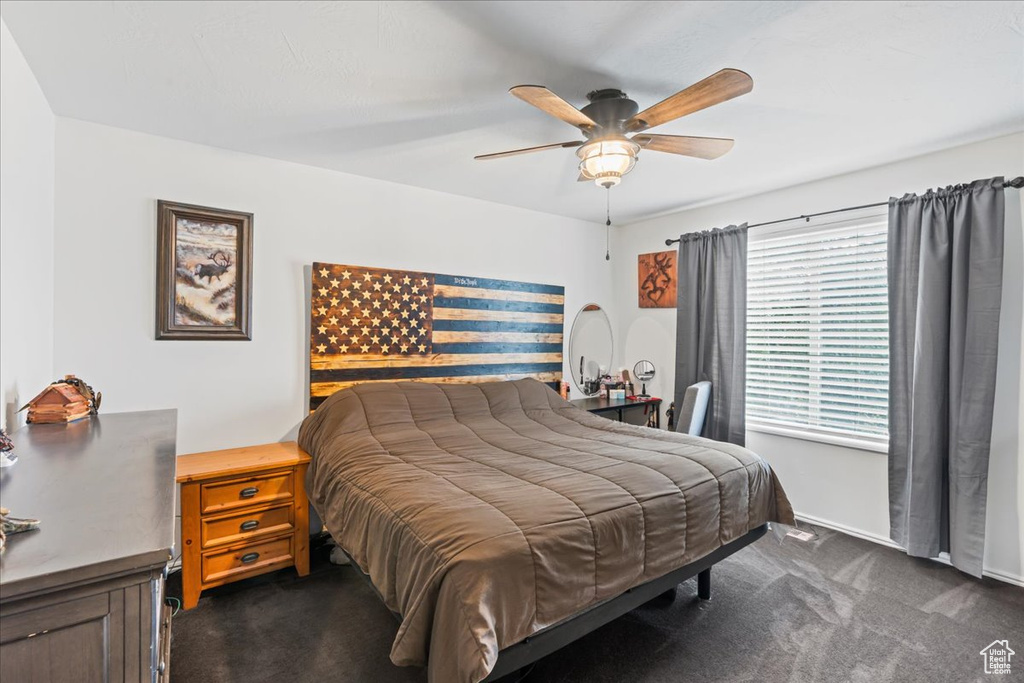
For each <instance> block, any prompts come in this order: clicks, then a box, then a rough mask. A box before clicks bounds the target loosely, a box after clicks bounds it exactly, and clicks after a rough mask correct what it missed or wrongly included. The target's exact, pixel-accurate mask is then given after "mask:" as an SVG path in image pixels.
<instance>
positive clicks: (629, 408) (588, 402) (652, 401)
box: [569, 396, 661, 429]
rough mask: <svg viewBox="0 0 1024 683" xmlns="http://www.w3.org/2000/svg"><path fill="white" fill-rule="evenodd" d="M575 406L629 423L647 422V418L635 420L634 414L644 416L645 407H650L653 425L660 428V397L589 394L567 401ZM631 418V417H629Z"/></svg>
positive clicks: (610, 418) (641, 423)
mask: <svg viewBox="0 0 1024 683" xmlns="http://www.w3.org/2000/svg"><path fill="white" fill-rule="evenodd" d="M569 402H570V403H572V404H573V405H574V406H576V407H577V408H582V409H583V410H586V411H589V412H591V413H594V414H595V415H600V416H601V417H606V418H608V419H609V420H616V421H618V422H629V423H631V424H640V425H645V424H647V420H645V419H641V421H639V422H638V421H636V419H635V418H636V416H641V415H642V416H646V415H647V408H648V407H650V408H651V409H652V410H653V411H654V427H655V428H656V429H661V399H660V398H643V399H628V398H625V399H622V398H617V399H614V400H613V399H608V398H602V397H600V396H589V397H587V398H577V399H574V400H572V401H569ZM631 418H632V419H631Z"/></svg>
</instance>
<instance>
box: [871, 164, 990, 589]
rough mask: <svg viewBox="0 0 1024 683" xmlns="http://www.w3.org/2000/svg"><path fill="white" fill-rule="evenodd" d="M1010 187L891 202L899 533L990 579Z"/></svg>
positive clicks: (893, 466) (919, 548) (892, 486)
mask: <svg viewBox="0 0 1024 683" xmlns="http://www.w3.org/2000/svg"><path fill="white" fill-rule="evenodd" d="M1002 180H1003V179H1002V178H994V179H992V180H979V181H975V182H973V183H971V184H969V185H958V186H955V187H948V188H946V189H944V190H940V191H938V192H931V191H929V192H928V193H927V194H925V195H924V196H921V197H919V196H916V195H907V196H905V197H903V198H902V199H895V198H893V199H890V200H889V264H888V270H889V363H890V368H889V527H890V531H889V533H890V535H891V537H892V540H894V541H895V542H896V543H898V544H900V545H901V546H903V547H904V548H906V549H907V553H908V554H910V555H914V556H917V557H936V556H937V555H938V554H939V552H941V551H948V552H949V554H950V558H951V561H952V563H953V565H954V566H956V567H958V568H959V569H961V570H962V571H965V572H967V573H968V574H972V575H974V576H978V577H980V576H981V569H982V557H983V555H984V551H985V499H986V495H987V492H988V455H989V442H990V440H991V435H992V409H993V403H994V394H995V381H996V351H997V347H998V340H999V303H1000V297H1001V294H1002V275H1003V222H1004V221H1003V217H1004V207H1003V190H1002V186H1003V185H1002Z"/></svg>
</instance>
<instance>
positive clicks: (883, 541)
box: [794, 512, 1024, 588]
mask: <svg viewBox="0 0 1024 683" xmlns="http://www.w3.org/2000/svg"><path fill="white" fill-rule="evenodd" d="M794 516H795V517H796V518H797V520H798V521H800V522H807V523H808V524H814V525H815V526H822V527H825V528H826V529H832V530H833V531H838V532H840V533H844V534H846V535H847V536H853V537H855V538H862V539H864V540H865V541H871V542H872V543H877V544H879V545H884V546H887V547H889V548H895V549H896V550H903V548H902V547H900V546H899V545H897V544H896V543H894V542H893V541H892V539H891V538H886V537H885V536H879V535H878V534H873V533H871V532H869V531H862V530H860V529H855V528H853V527H851V526H847V525H845V524H840V523H839V522H833V521H830V520H827V519H822V518H821V517H815V516H814V515H807V514H804V513H802V512H796V513H794ZM943 555H944V557H941V556H940V557H933V558H931V559H933V560H935V561H936V562H941V563H942V564H945V565H949V564H950V562H949V556H948V555H946V554H945V553H943ZM950 566H952V565H950ZM982 573H983V574H984V575H985V576H987V577H989V578H991V579H995V580H997V581H1004V582H1006V583H1009V584H1013V585H1014V586H1020V587H1022V588H1024V576H1016V575H1014V574H1010V573H1008V572H1002V571H998V570H995V569H985V570H983V572H982Z"/></svg>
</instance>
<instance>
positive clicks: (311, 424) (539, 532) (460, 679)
mask: <svg viewBox="0 0 1024 683" xmlns="http://www.w3.org/2000/svg"><path fill="white" fill-rule="evenodd" d="M299 443H300V444H301V445H302V447H303V448H305V449H306V450H307V451H308V452H309V453H310V454H311V455H312V456H313V462H312V465H311V467H310V474H309V491H310V499H311V501H312V503H313V506H314V507H315V509H316V510H317V512H318V513H319V514H320V516H321V517H322V518H323V519H324V522H325V523H326V525H327V528H328V530H329V531H330V532H331V535H332V536H333V537H334V538H335V540H336V541H337V542H338V543H339V544H340V545H341V546H342V547H343V548H344V549H345V550H346V551H347V552H348V553H349V555H350V556H351V557H352V559H353V560H354V561H355V562H356V563H358V565H359V566H360V567H361V568H362V570H363V571H364V572H365V573H366V574H368V575H369V576H370V578H371V579H372V580H373V583H374V585H375V586H376V587H377V589H378V591H379V592H380V594H381V596H382V597H383V598H384V601H385V602H386V603H387V606H388V607H389V608H390V609H391V610H393V611H395V612H397V613H399V614H400V615H401V616H402V624H401V627H400V628H399V630H398V635H397V637H396V638H395V643H394V647H393V648H392V650H391V660H392V661H393V662H394V663H395V664H398V665H424V664H427V665H428V667H429V668H428V672H429V678H430V680H431V681H435V682H437V683H464V682H466V683H475V682H476V681H480V680H481V679H483V678H485V677H486V676H487V674H488V673H489V672H490V670H491V668H492V667H493V666H494V664H495V662H496V661H497V658H498V651H499V650H500V649H502V648H505V647H508V646H510V645H513V644H514V643H517V642H519V641H521V640H523V639H524V638H525V637H527V636H529V635H530V634H532V633H535V632H536V631H539V630H540V629H543V628H545V627H547V626H551V625H552V624H555V623H558V622H560V621H562V620H565V619H567V618H569V617H572V616H573V615H575V614H577V613H579V612H581V611H584V610H586V609H587V608H589V607H591V606H593V605H594V604H596V603H598V602H601V601H603V600H607V599H609V598H612V597H615V596H616V595H619V594H621V593H623V592H624V591H625V590H626V589H628V588H630V587H632V586H636V585H638V584H641V583H644V582H646V581H650V580H651V579H654V578H657V577H659V576H662V575H664V574H667V573H668V572H670V571H672V570H674V569H676V568H678V567H680V566H682V565H685V564H687V563H689V562H692V561H694V560H697V559H699V558H700V557H702V556H704V555H706V554H708V553H710V552H711V551H713V550H715V549H716V548H718V547H719V546H721V545H723V544H725V543H728V542H729V541H731V540H733V539H735V538H738V537H740V536H742V535H743V534H745V533H747V532H748V531H750V530H751V529H754V528H756V527H758V526H760V525H762V524H764V523H765V522H766V521H773V520H774V521H780V522H784V523H792V509H791V507H790V505H789V501H788V500H787V499H786V495H785V493H784V492H783V490H782V487H781V486H780V485H779V482H778V481H777V480H776V478H775V475H774V474H773V473H772V471H771V469H770V468H769V467H768V465H767V464H766V463H765V462H764V461H763V460H761V459H760V458H759V457H758V456H756V455H755V454H753V453H751V452H750V451H748V450H746V449H744V448H740V447H739V446H734V445H731V444H725V443H719V442H716V441H709V440H706V439H700V438H696V437H690V436H685V435H681V434H671V433H668V432H661V431H655V430H652V429H647V428H643V427H635V426H632V425H626V424H621V423H618V422H612V421H611V420H607V419H605V418H602V417H598V416H595V415H591V414H590V413H588V412H586V411H583V410H580V409H579V408H576V407H574V406H572V405H571V404H569V403H567V402H566V401H564V400H562V398H561V397H559V396H558V394H556V393H555V392H554V391H552V390H551V389H549V388H548V387H546V386H545V385H543V384H541V383H540V382H537V381H534V380H519V381H514V382H497V383H492V384H475V385H474V384H464V385H436V384H424V383H414V382H400V383H370V384H362V385H358V386H355V387H353V388H350V389H345V390H343V391H339V392H338V393H336V394H334V395H333V396H332V397H331V398H330V399H328V400H327V401H325V402H324V404H323V405H322V406H320V408H319V409H318V410H317V411H316V412H315V413H314V414H312V415H310V416H309V417H308V418H307V419H306V421H305V422H304V423H303V425H302V429H301V431H300V433H299Z"/></svg>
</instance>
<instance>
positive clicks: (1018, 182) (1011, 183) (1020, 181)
mask: <svg viewBox="0 0 1024 683" xmlns="http://www.w3.org/2000/svg"><path fill="white" fill-rule="evenodd" d="M1010 187H1015V188H1017V189H1020V188H1022V187H1024V176H1017V177H1016V178H1014V179H1013V180H1004V181H1003V189H1004V190H1005V189H1007V188H1010ZM888 204H889V202H876V203H874V204H861V205H860V206H848V207H846V208H845V209H833V210H831V211H819V212H818V213H809V214H805V215H803V216H793V217H792V218H780V219H779V220H777V221H765V222H764V223H751V224H750V225H748V226H747V228H761V227H764V226H766V225H775V224H776V223H788V222H789V221H798V220H800V219H801V218H802V219H804V220H807V221H809V220H811V219H812V218H816V217H817V216H828V215H829V214H833V213H844V212H846V211H856V210H857V209H871V208H874V207H876V206H887V205H888ZM678 241H679V238H678V237H677V238H675V239H667V240H665V246H666V247H670V246H672V245H673V244H675V243H676V242H678Z"/></svg>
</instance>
